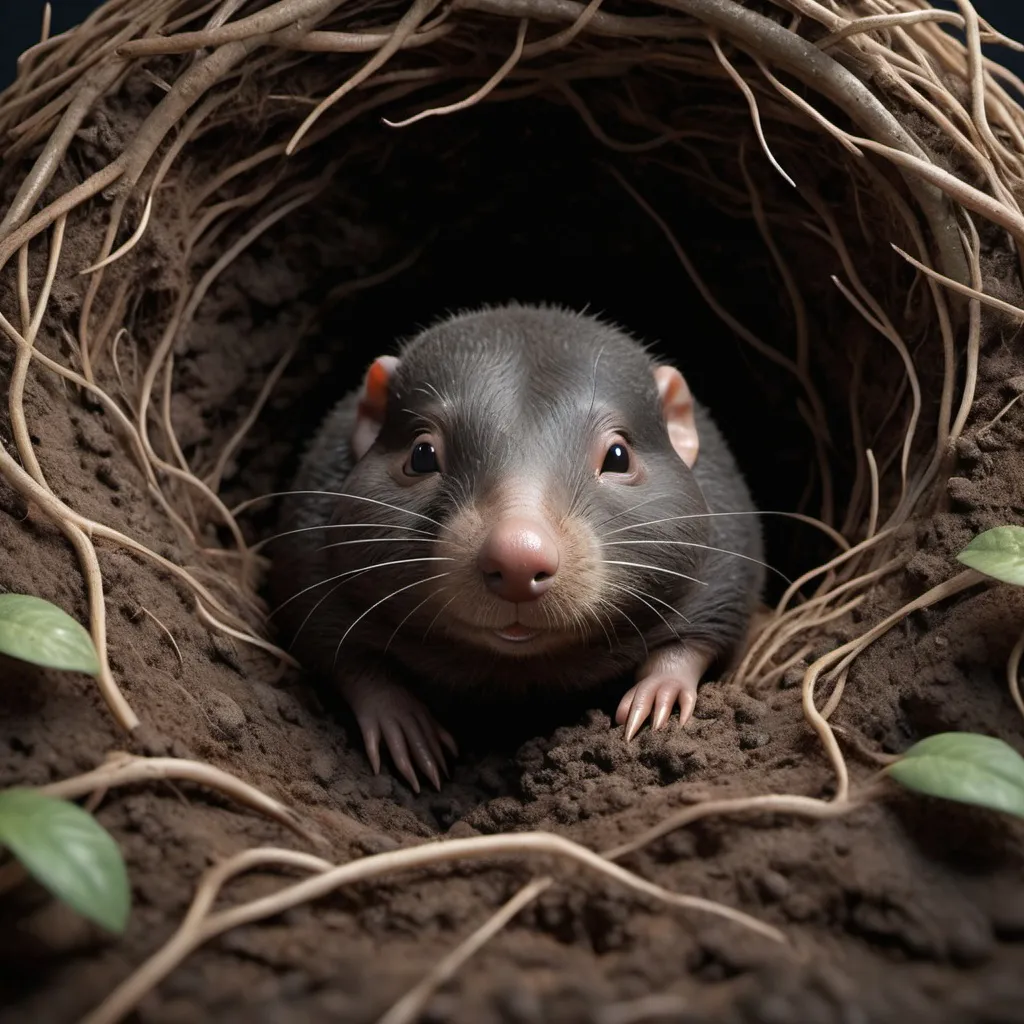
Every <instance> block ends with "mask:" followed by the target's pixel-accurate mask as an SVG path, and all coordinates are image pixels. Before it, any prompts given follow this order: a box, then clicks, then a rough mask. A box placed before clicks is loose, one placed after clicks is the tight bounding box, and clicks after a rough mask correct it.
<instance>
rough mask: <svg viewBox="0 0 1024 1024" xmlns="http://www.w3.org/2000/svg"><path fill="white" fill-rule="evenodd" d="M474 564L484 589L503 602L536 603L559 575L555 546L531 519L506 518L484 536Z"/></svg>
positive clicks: (541, 526) (540, 525)
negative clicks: (481, 574) (478, 571)
mask: <svg viewBox="0 0 1024 1024" xmlns="http://www.w3.org/2000/svg"><path fill="white" fill-rule="evenodd" d="M477 565H478V566H479V567H480V572H482V573H483V577H484V583H486V585H487V589H488V590H490V591H491V593H493V594H494V595H495V596H497V597H500V598H502V599H503V600H505V601H511V602H513V603H514V604H519V603H520V602H522V601H535V600H536V599H537V598H538V597H540V596H541V595H542V594H543V593H544V592H545V591H546V590H547V589H548V588H549V587H550V586H551V581H552V580H553V579H554V577H555V573H556V572H558V544H557V543H556V541H555V539H554V537H552V536H551V534H550V533H549V532H548V531H547V530H546V529H545V528H544V525H543V523H539V522H537V521H536V520H533V519H525V518H512V517H510V518H508V519H503V520H501V522H499V523H498V524H497V525H495V526H494V527H493V528H492V530H491V532H490V533H489V534H488V535H487V539H486V540H485V541H484V543H483V546H482V547H481V548H480V554H479V557H478V558H477Z"/></svg>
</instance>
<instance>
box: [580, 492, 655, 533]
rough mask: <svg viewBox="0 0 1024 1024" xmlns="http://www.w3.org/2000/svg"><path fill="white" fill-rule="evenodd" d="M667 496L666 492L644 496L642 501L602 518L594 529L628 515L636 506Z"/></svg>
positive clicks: (640, 506) (642, 505)
mask: <svg viewBox="0 0 1024 1024" xmlns="http://www.w3.org/2000/svg"><path fill="white" fill-rule="evenodd" d="M667 497H668V495H667V494H655V495H652V496H651V497H650V498H644V500H643V501H638V502H637V503H636V504H635V505H630V506H629V508H624V509H623V510H622V511H621V512H616V513H615V515H613V516H609V517H608V518H607V519H603V520H602V521H601V522H599V523H596V524H595V526H594V529H595V530H600V529H601V527H602V526H607V525H608V524H609V523H612V522H614V521H615V520H616V519H619V518H621V517H622V516H628V515H629V513H630V512H635V511H636V510H637V509H638V508H643V507H644V505H650V503H651V502H652V501H660V500H661V499H662V498H667ZM617 532H618V531H616V530H612V533H617Z"/></svg>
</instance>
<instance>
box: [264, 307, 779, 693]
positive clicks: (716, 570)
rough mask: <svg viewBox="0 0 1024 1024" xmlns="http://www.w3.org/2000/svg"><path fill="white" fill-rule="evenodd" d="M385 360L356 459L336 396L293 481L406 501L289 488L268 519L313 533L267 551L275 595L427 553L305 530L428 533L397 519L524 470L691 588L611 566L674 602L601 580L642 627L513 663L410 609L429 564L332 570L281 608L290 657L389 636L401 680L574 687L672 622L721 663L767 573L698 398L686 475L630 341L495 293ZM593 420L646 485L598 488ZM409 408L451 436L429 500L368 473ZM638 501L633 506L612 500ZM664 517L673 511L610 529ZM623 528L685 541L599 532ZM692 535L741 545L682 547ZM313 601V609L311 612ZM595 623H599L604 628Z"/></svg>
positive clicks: (404, 433)
mask: <svg viewBox="0 0 1024 1024" xmlns="http://www.w3.org/2000/svg"><path fill="white" fill-rule="evenodd" d="M400 358H401V363H400V365H399V369H398V371H397V372H396V374H395V375H394V377H393V379H392V382H391V390H390V392H389V399H388V414H387V419H386V422H385V425H384V428H383V429H382V431H381V434H380V436H379V437H378V439H377V441H376V442H375V444H374V446H373V447H372V448H371V449H370V451H369V452H368V453H367V455H366V456H365V457H364V458H363V459H361V460H360V461H359V462H358V463H357V464H355V465H353V462H352V457H351V452H350V449H349V437H350V435H351V432H352V425H353V423H354V417H355V411H356V401H357V397H358V396H357V395H355V394H351V395H348V396H347V397H346V398H344V399H343V400H342V401H341V402H339V404H338V405H337V406H336V407H335V408H334V410H332V412H331V413H330V414H329V415H328V416H327V418H326V420H325V421H324V423H323V425H322V427H321V428H320V430H319V432H318V434H317V435H316V437H315V438H314V439H313V442H312V444H311V445H310V447H309V449H308V451H307V452H306V453H305V455H304V457H303V459H302V462H301V466H300V468H299V472H298V474H297V477H296V480H295V485H294V486H295V489H296V490H298V491H304V490H324V491H332V492H343V493H344V492H347V493H349V494H353V495H360V496H363V497H367V498H372V499H376V500H378V501H384V502H392V503H394V504H396V505H400V506H403V507H405V508H407V509H409V510H411V512H410V513H409V514H401V513H398V512H395V511H393V510H390V509H387V508H384V507H382V506H380V505H375V504H372V503H367V502H362V501H358V500H353V499H346V498H337V497H331V496H328V495H296V496H294V497H292V498H289V499H287V501H286V503H285V507H284V510H283V515H282V522H281V529H282V530H296V529H302V528H304V527H317V529H313V530H310V531H308V532H304V533H298V534H294V535H293V536H290V537H286V538H283V539H282V540H280V541H278V542H277V543H276V544H275V546H274V547H273V548H271V552H272V554H273V556H274V559H275V561H274V570H273V576H272V587H273V590H274V593H275V597H276V598H277V600H278V601H284V600H286V599H288V598H290V597H292V596H293V595H294V594H295V593H296V592H297V591H299V590H301V589H302V588H304V587H308V586H310V585H312V584H317V583H318V582H319V581H322V580H325V579H327V578H328V577H332V576H334V575H336V574H338V573H341V572H344V571H347V570H351V569H354V568H357V567H359V566H361V565H366V564H369V563H370V562H383V561H392V560H398V559H402V558H414V557H422V556H429V554H430V550H431V548H432V545H431V544H429V543H421V542H417V541H412V540H410V542H409V543H408V544H406V543H384V544H378V543H371V544H365V545H364V544H354V545H348V546H341V547H335V548H330V549H327V550H324V549H323V546H324V545H325V544H329V543H332V542H335V541H337V540H339V539H346V540H347V539H357V538H358V537H373V536H384V537H390V536H394V537H405V538H409V539H411V538H419V537H421V536H422V535H420V534H415V533H412V532H409V531H404V532H398V533H393V534H392V533H387V532H382V531H381V530H380V529H379V528H378V529H375V530H372V531H369V532H367V531H359V530H355V529H345V530H326V529H319V527H323V526H324V525H325V524H327V523H330V522H345V521H347V522H350V523H375V524H376V523H380V524H391V525H394V524H400V525H402V526H405V527H409V528H411V529H413V530H416V529H425V530H428V531H430V532H431V533H434V534H436V533H437V529H436V527H434V526H432V524H431V523H429V522H428V521H427V520H426V519H425V518H417V515H414V514H412V513H413V512H414V513H417V514H418V515H419V516H427V517H430V518H431V519H436V520H438V521H439V522H441V523H444V522H445V517H446V516H449V515H450V514H451V512H452V510H453V509H455V508H456V507H458V506H459V504H460V503H465V502H471V501H473V500H474V499H475V498H479V497H480V496H482V495H484V494H485V493H486V492H487V491H488V489H489V488H491V487H493V486H494V485H495V484H496V483H498V482H500V481H502V480H507V479H512V478H514V479H519V478H523V476H524V474H527V475H529V478H530V479H533V480H537V481H539V482H540V483H541V485H542V487H543V488H544V491H545V494H546V495H549V496H551V498H552V500H553V501H554V502H555V503H556V504H558V505H559V507H565V508H566V509H568V508H570V507H571V508H573V509H574V510H575V512H574V514H577V515H580V516H582V517H583V518H584V519H585V520H586V521H587V522H588V523H589V524H590V525H591V527H592V528H594V529H595V530H596V532H597V534H598V536H599V537H601V538H602V539H603V544H602V548H603V551H604V557H605V558H606V559H614V560H618V561H627V562H643V563H647V564H648V565H656V566H658V567H659V568H661V569H665V570H670V571H671V572H672V573H682V574H685V575H688V576H695V577H697V578H698V579H700V580H703V581H705V583H706V585H705V586H697V585H694V584H692V583H688V582H687V581H685V580H683V579H680V578H678V577H676V576H674V575H670V574H669V573H664V572H658V571H649V570H639V569H632V568H627V567H615V568H614V569H613V570H612V571H613V572H614V573H616V574H617V581H618V582H621V583H622V584H624V585H625V586H627V587H630V588H633V589H637V590H640V591H642V592H643V593H644V594H648V595H650V594H653V595H656V596H657V598H658V599H659V601H664V602H667V603H668V604H670V605H671V606H672V607H673V608H674V609H676V610H677V612H678V614H677V615H673V614H672V613H671V612H669V611H668V610H667V609H666V608H665V607H664V606H663V605H661V604H660V603H658V602H653V604H654V608H655V609H657V611H652V609H651V606H650V604H644V603H643V602H641V601H639V600H636V599H634V598H632V597H630V596H629V595H628V594H627V593H625V592H622V591H616V593H615V594H614V595H612V596H613V597H614V600H615V602H616V604H617V605H618V606H619V607H620V608H621V609H622V610H623V611H624V612H625V615H626V616H628V618H629V619H632V620H633V622H634V623H635V624H636V626H637V627H639V633H638V630H637V628H635V627H634V626H632V625H630V623H629V622H628V621H627V620H626V618H625V617H624V616H616V615H613V616H612V622H611V624H612V625H613V626H614V635H613V636H611V637H610V638H609V636H608V635H607V634H606V633H605V632H603V631H602V630H601V629H596V628H595V630H594V636H593V638H592V640H590V641H589V642H588V643H587V644H586V645H581V646H580V647H578V648H573V649H572V650H570V651H568V652H559V653H555V654H551V655H538V656H535V657H533V658H514V659H513V658H505V657H502V656H501V655H499V654H497V653H491V652H489V651H485V650H477V649H475V648H472V649H471V648H469V647H468V646H466V645H465V644H462V643H458V642H456V641H454V640H451V639H450V638H449V637H447V636H446V635H445V632H444V627H443V616H442V617H441V619H439V621H438V623H437V625H436V626H434V627H432V628H430V630H429V632H428V630H427V627H426V626H425V625H424V624H423V623H422V622H421V621H420V620H419V619H418V618H417V616H416V613H415V611H413V609H414V606H415V604H416V602H418V601H420V600H422V599H423V598H424V597H425V596H426V594H427V590H426V589H425V588H424V587H420V586H419V585H418V584H417V580H424V579H425V578H426V577H428V576H431V575H434V574H435V573H441V572H443V571H444V569H445V565H444V563H437V562H425V563H418V564H412V565H408V566H395V567H392V568H384V569H376V570H373V569H371V570H368V571H367V572H365V573H363V574H361V575H355V574H353V575H351V576H350V577H347V578H346V579H345V580H344V582H340V581H337V582H338V583H340V585H337V586H336V583H330V584H325V585H322V586H315V587H313V589H312V590H310V591H309V592H308V594H306V595H304V596H303V597H302V598H300V599H297V600H293V601H290V602H289V603H288V604H287V605H286V606H285V608H283V609H282V610H281V612H280V613H279V616H278V618H279V621H280V622H281V623H282V625H283V627H284V629H285V632H286V633H287V634H288V635H289V636H291V635H294V634H295V632H296V631H298V637H297V642H296V643H295V652H296V653H297V655H298V656H299V657H300V659H301V660H302V661H303V663H304V664H305V665H306V666H307V667H308V668H310V669H312V670H314V671H317V672H319V673H322V674H331V673H332V672H340V673H344V672H345V671H346V666H350V665H351V666H354V665H356V664H357V663H358V661H359V659H360V658H364V657H367V656H369V657H380V656H382V655H383V653H384V648H385V646H386V645H387V644H388V643H389V642H390V646H389V647H388V651H387V659H388V660H389V661H390V662H392V663H393V664H394V665H396V666H400V667H401V669H403V670H404V671H403V672H402V673H401V677H403V678H406V679H409V680H411V681H415V680H416V679H417V678H420V679H424V680H427V681H432V682H434V683H442V684H444V685H450V686H458V687H476V688H479V687H487V688H498V687H502V688H511V689H514V690H516V691H520V690H523V691H525V690H528V689H532V688H539V689H544V688H551V687H559V688H566V687H577V686H588V685H594V684H597V683H600V682H604V681H607V680H608V679H610V678H612V677H615V676H619V675H622V674H624V673H626V672H628V671H629V670H631V669H633V668H635V667H636V666H638V665H639V664H640V663H641V662H642V661H643V660H644V658H645V656H646V651H647V650H653V649H654V648H655V647H657V646H658V645H660V644H663V643H665V642H667V641H670V640H674V639H675V636H674V633H675V634H678V636H679V638H680V639H682V640H683V641H684V642H687V641H690V642H699V643H701V644H703V645H705V646H707V647H709V648H710V649H711V650H712V652H713V653H714V654H715V655H716V656H717V657H718V661H719V665H720V666H721V665H722V664H724V663H725V662H727V661H728V660H729V658H730V657H731V656H732V654H733V653H734V651H735V649H736V646H737V644H738V643H739V642H740V641H741V639H742V637H743V635H744V632H745V630H746V628H747V624H748V622H749V619H750V615H751V613H752V611H753V609H754V607H755V605H756V602H757V600H758V597H759V595H760V591H761V588H762V586H763V582H764V570H763V568H762V567H761V566H760V565H758V564H757V563H756V562H755V561H750V560H748V559H754V560H761V559H763V554H762V541H761V530H760V526H759V522H758V517H757V516H756V515H755V514H749V513H753V512H754V506H753V503H752V500H751V497H750V494H749V492H748V490H747V487H746V485H745V483H744V481H743V478H742V475H741V474H740V471H739V469H738V468H737V466H736V464H735V462H734V460H733V457H732V455H731V453H730V452H729V449H728V447H727V445H726V443H725V440H724V438H723V437H722V435H721V433H720V432H719V430H718V428H717V427H716V426H715V424H714V422H713V421H712V419H711V417H710V416H709V414H708V412H707V411H706V410H705V409H704V408H703V407H702V406H700V405H698V406H697V422H698V427H699V435H700V454H699V458H698V459H697V462H696V465H695V467H694V469H693V471H692V472H691V471H690V470H689V469H688V468H687V467H686V466H685V465H684V464H683V463H682V461H681V460H680V459H679V458H678V456H677V455H676V454H675V452H674V451H673V450H672V448H671V446H670V444H669V442H668V437H667V432H666V430H665V426H664V423H663V420H662V417H661V411H660V405H659V402H658V397H657V390H656V387H655V383H654V379H653V376H652V373H653V369H654V367H655V365H656V363H655V361H654V360H653V359H652V357H651V356H650V355H649V353H648V352H647V350H646V349H645V348H644V347H643V346H642V345H641V344H639V343H638V342H636V341H635V340H633V339H632V338H630V337H629V336H628V335H627V334H626V333H624V332H623V331H621V330H620V329H618V328H616V327H614V326H610V325H608V324H605V323H602V322H601V321H599V320H597V319H595V318H593V317H591V316H585V315H580V314H576V313H572V312H568V311H565V310H561V309H555V308H541V307H532V306H518V305H510V306H504V307H499V308H491V309H483V310H479V311H473V312H468V313H462V314H458V315H456V316H454V317H452V318H450V319H448V320H446V321H444V322H442V323H439V324H437V325H435V326H433V327H431V328H429V329H427V330H426V331H423V332H422V333H421V334H419V335H417V336H416V337H414V338H413V339H412V340H410V341H409V342H407V343H406V344H405V345H404V346H403V347H402V349H401V352H400ZM438 396H440V398H442V399H443V400H444V402H443V403H442V402H441V401H439V398H438ZM602 416H604V417H609V416H610V417H612V418H613V419H614V420H615V422H616V424H617V426H619V427H622V428H624V429H625V430H627V431H628V434H629V440H630V442H631V444H632V445H633V446H634V448H635V450H636V451H637V452H638V453H639V454H640V455H641V457H642V458H643V460H644V462H645V464H646V465H647V466H648V468H649V471H650V472H649V479H648V480H647V481H646V482H645V483H643V484H641V485H637V486H635V487H612V488H609V487H603V488H602V487H597V486H595V483H594V477H593V473H592V471H589V472H588V471H587V467H586V466H585V465H583V462H582V460H581V459H580V457H579V453H580V451H581V445H583V444H584V443H585V441H586V439H587V438H588V437H590V436H592V429H593V424H594V422H596V419H597V418H599V417H602ZM423 420H428V421H430V422H431V423H435V424H436V425H437V426H438V427H439V428H440V430H441V432H442V433H443V436H444V437H445V438H446V439H447V445H448V446H447V449H446V465H445V472H444V474H443V476H442V478H441V486H440V487H439V488H435V489H434V490H433V491H432V493H431V495H430V496H429V498H428V496H427V495H426V493H425V492H422V493H421V491H420V490H419V489H418V488H417V487H412V488H401V487H398V486H397V485H396V484H395V483H394V482H393V481H392V480H391V479H390V478H389V477H388V476H387V473H386V472H384V471H383V469H382V467H383V465H384V458H385V457H387V456H388V455H389V454H390V455H393V454H394V453H395V452H398V451H400V450H403V449H404V448H407V447H408V445H409V444H410V441H411V439H412V437H414V436H415V433H416V429H417V424H419V423H421V422H422V421H423ZM438 420H440V421H441V422H439V423H438V422H437V421H438ZM647 499H650V500H647ZM645 500H646V503H645V504H643V505H642V506H641V507H639V508H637V509H634V510H633V511H632V512H629V511H624V510H626V509H629V507H630V506H631V505H635V504H636V503H638V502H641V501H645ZM707 510H710V511H711V512H718V513H721V512H729V513H743V514H739V515H726V516H718V517H716V516H710V517H708V516H705V515H703V513H705V512H706V511H707ZM680 516H691V517H692V518H678V517H680ZM669 517H677V518H675V519H671V520H670V521H668V522H663V523H658V524H655V525H650V526H645V527H643V528H640V529H624V528H625V527H628V526H631V525H636V524H640V523H645V522H647V521H648V520H654V519H667V518H669ZM612 531H616V532H614V533H613V532H612ZM423 539H424V540H425V539H426V538H423ZM627 539H629V540H656V541H683V542H684V544H678V543H673V544H669V543H666V544H665V545H664V546H661V545H656V544H642V545H618V546H616V545H612V544H611V543H610V542H612V541H621V540H627ZM690 543H693V544H698V545H700V544H705V545H709V546H711V547H715V548H722V549H725V550H727V551H732V552H737V553H738V554H739V555H742V556H746V557H745V558H742V557H736V556H734V555H728V554H719V553H717V552H712V551H707V550H704V549H702V548H700V547H690V546H685V545H686V544H690ZM406 585H408V587H409V589H408V590H407V591H403V592H402V593H400V594H396V595H395V596H394V597H393V598H391V599H389V600H388V601H386V602H385V603H383V604H382V605H381V606H380V607H379V609H375V610H374V612H372V613H370V614H369V615H368V616H367V617H366V618H365V619H364V620H363V621H362V622H361V623H360V625H359V626H357V627H356V628H355V629H354V630H353V631H352V634H351V636H350V639H349V640H346V643H345V646H344V648H343V649H342V650H341V652H340V655H339V653H338V650H337V645H338V641H339V638H340V637H341V635H342V633H343V632H344V631H345V629H346V628H347V627H348V625H349V624H350V623H351V622H352V620H353V619H355V618H356V616H357V615H359V614H361V613H362V612H364V611H365V610H366V609H367V608H369V607H370V605H372V604H373V603H374V602H375V601H377V600H379V599H380V598H382V597H383V596H384V595H386V594H388V593H390V592H391V591H393V590H395V589H397V588H398V587H401V586H406ZM437 585H439V586H440V585H443V580H442V581H440V583H438V584H437ZM335 586H336V589H334V591H333V593H331V594H330V596H328V597H326V598H325V595H326V594H327V593H328V592H330V591H331V590H332V588H334V587H335ZM321 598H325V599H324V600H323V603H322V604H320V605H319V607H318V608H317V609H316V610H315V611H313V612H312V613H311V614H309V613H310V609H311V608H312V607H313V605H314V603H315V602H316V601H317V600H320V599H321ZM411 611H412V615H411V616H410V619H409V622H411V623H412V626H408V627H407V626H402V627H401V628H399V629H398V631H397V633H396V632H395V629H396V626H398V625H399V624H400V623H401V620H402V618H403V616H405V615H406V614H408V613H410V612H411ZM658 611H660V612H661V615H659V614H658V613H657V612H658ZM432 614H433V613H432ZM307 615H308V619H307ZM683 617H685V619H686V620H688V621H684V618H683ZM666 620H667V622H668V624H666ZM303 623H304V624H303ZM608 625H609V621H608V620H607V619H606V621H605V625H604V628H605V629H607V627H608ZM300 627H301V628H300ZM424 633H427V637H426V639H424ZM393 634H394V636H393V638H392V635H393ZM639 634H642V636H641V635H639ZM609 639H610V640H611V641H612V642H611V643H609ZM353 670H354V669H353Z"/></svg>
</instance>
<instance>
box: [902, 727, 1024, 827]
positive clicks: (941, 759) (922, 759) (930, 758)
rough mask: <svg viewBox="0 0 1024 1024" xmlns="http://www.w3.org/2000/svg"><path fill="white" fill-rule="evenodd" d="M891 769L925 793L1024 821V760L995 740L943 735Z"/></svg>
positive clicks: (916, 747) (964, 734) (909, 753)
mask: <svg viewBox="0 0 1024 1024" xmlns="http://www.w3.org/2000/svg"><path fill="white" fill-rule="evenodd" d="M887 771H888V773H889V774H890V775H891V776H892V777H893V778H894V779H895V780H896V781H897V782H899V783H900V784H901V785H903V786H906V787H907V788H908V789H914V790H917V791H918V792H919V793H927V794H928V795H929V796H938V797H943V798H945V799H946V800H957V801H959V802H960V803H965V804H977V805H978V806H979V807H988V808H990V809H991V810H994V811H1004V812H1006V813H1007V814H1015V815H1017V817H1020V818H1024V757H1021V756H1020V754H1018V753H1017V751H1016V750H1014V749H1013V747H1011V746H1009V745H1008V744H1006V743H1004V742H1003V741H1002V740H997V739H995V738H994V737H992V736H981V735H979V734H978V733H972V732H942V733H938V734H937V735H935V736H929V737H928V738H927V739H924V740H921V742H920V743H915V744H914V745H913V746H912V747H911V748H910V749H909V750H908V751H907V752H906V753H905V754H904V755H903V756H902V757H901V758H900V759H899V760H898V761H897V762H895V763H894V764H892V765H890V766H889V768H888V769H887Z"/></svg>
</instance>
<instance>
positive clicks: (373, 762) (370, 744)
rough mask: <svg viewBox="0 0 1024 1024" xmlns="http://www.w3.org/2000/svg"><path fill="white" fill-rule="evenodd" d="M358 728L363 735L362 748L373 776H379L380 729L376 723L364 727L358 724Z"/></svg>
mask: <svg viewBox="0 0 1024 1024" xmlns="http://www.w3.org/2000/svg"><path fill="white" fill-rule="evenodd" d="M359 728H360V731H361V732H362V734H363V746H364V747H366V756H367V758H368V759H369V761H370V767H371V768H372V769H373V774H374V775H380V727H379V726H378V725H377V723H376V722H370V723H367V724H365V725H364V724H363V723H362V722H360V723H359Z"/></svg>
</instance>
